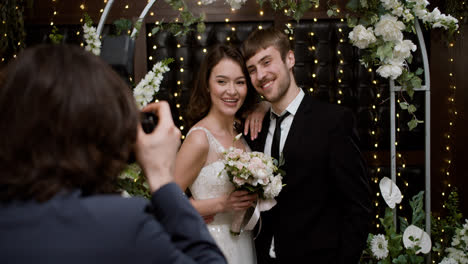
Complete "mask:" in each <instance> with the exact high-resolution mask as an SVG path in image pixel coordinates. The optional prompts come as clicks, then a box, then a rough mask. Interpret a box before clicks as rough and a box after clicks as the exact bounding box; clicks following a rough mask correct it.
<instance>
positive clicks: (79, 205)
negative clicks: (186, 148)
mask: <svg viewBox="0 0 468 264" xmlns="http://www.w3.org/2000/svg"><path fill="white" fill-rule="evenodd" d="M151 200H152V208H151V209H150V208H149V207H148V206H149V202H148V201H146V200H145V199H142V198H123V197H120V196H117V195H93V196H88V197H83V196H81V192H80V191H73V192H67V193H65V192H64V193H60V194H57V195H56V196H55V197H53V198H52V199H50V200H49V201H47V202H45V203H37V202H34V201H29V202H13V203H9V204H0V263H25V264H26V263H27V264H30V263H47V264H51V263H52V264H53V263H57V264H64V263H77V264H85V263H86V264H90V263H99V264H103V263H112V264H117V263H138V264H142V263H161V264H163V263H168V264H169V263H171V264H172V263H181V264H182V263H184V264H185V263H226V260H225V258H224V256H223V254H222V253H221V251H220V250H219V248H218V247H217V246H216V244H215V242H214V240H213V238H212V237H211V235H210V233H209V232H208V229H207V228H206V225H205V223H204V222H203V219H202V218H201V216H200V214H199V213H198V212H197V211H196V210H195V209H194V208H193V207H192V206H191V204H190V202H189V201H188V199H187V198H186V197H185V196H184V195H183V193H182V190H181V189H180V188H179V187H178V186H177V185H176V184H175V183H171V184H167V185H165V186H163V187H161V188H160V189H159V190H158V191H156V192H155V193H154V194H153V196H152V199H151Z"/></svg>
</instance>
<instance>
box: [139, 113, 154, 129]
mask: <svg viewBox="0 0 468 264" xmlns="http://www.w3.org/2000/svg"><path fill="white" fill-rule="evenodd" d="M157 124H158V117H157V116H156V115H155V114H154V113H151V112H142V113H141V126H142V127H143V131H145V133H146V134H150V133H151V132H153V130H154V128H155V127H156V125H157Z"/></svg>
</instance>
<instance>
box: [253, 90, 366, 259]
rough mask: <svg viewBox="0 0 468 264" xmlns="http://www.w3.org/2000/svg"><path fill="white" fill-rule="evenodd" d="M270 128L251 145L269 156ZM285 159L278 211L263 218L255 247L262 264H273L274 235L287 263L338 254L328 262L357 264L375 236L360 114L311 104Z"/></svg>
mask: <svg viewBox="0 0 468 264" xmlns="http://www.w3.org/2000/svg"><path fill="white" fill-rule="evenodd" d="M269 122H270V118H269V116H268V115H267V116H265V118H264V123H263V129H262V131H261V133H260V135H259V137H258V139H256V140H254V141H251V142H249V145H250V146H251V148H252V149H253V150H256V151H263V150H264V145H265V139H266V135H267V133H268V127H269ZM283 156H284V158H285V165H284V167H283V169H284V170H285V172H286V175H285V176H284V178H283V184H286V185H285V186H284V187H283V190H282V191H281V193H280V194H279V196H278V197H277V199H276V200H277V201H278V204H277V205H276V206H275V207H274V208H273V209H272V210H270V211H267V212H263V213H262V227H261V232H260V235H259V236H258V237H257V239H256V242H255V244H256V248H257V255H258V259H259V263H270V262H271V261H268V259H269V258H268V249H269V248H270V242H271V236H272V235H274V241H275V253H276V262H279V263H296V262H295V261H296V260H297V261H299V260H300V259H304V258H305V259H307V260H308V263H320V261H314V260H317V256H318V255H320V254H322V253H323V254H325V255H326V254H327V253H326V252H330V254H333V256H325V258H328V259H330V258H333V259H334V260H333V261H332V263H357V262H358V260H359V258H360V255H361V252H362V250H363V248H364V246H365V242H366V238H367V234H368V225H369V220H370V212H371V209H370V208H371V195H370V188H369V183H368V175H367V168H366V165H365V162H364V160H363V158H362V156H361V153H360V151H359V148H358V137H357V132H356V129H355V125H354V118H353V115H352V113H351V112H350V111H349V110H347V109H345V108H344V107H341V106H338V105H331V104H325V103H322V102H319V101H317V100H315V99H313V98H312V97H309V96H305V97H304V99H303V101H302V102H301V104H300V106H299V108H298V111H297V113H296V115H295V116H294V120H293V123H292V125H291V128H290V131H289V134H288V137H287V139H286V142H285V145H284V149H283ZM324 252H325V253H324ZM297 263H299V262H297ZM327 263H328V262H327Z"/></svg>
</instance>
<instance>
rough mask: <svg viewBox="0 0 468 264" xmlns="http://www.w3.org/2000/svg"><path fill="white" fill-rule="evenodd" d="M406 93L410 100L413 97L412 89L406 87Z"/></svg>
mask: <svg viewBox="0 0 468 264" xmlns="http://www.w3.org/2000/svg"><path fill="white" fill-rule="evenodd" d="M406 93H407V94H408V95H409V97H410V98H411V99H413V96H414V90H413V87H410V86H407V87H406Z"/></svg>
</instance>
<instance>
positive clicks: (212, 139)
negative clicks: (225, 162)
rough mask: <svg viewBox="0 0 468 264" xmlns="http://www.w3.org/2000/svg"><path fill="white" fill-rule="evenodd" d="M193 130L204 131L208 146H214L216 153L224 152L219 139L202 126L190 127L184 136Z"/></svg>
mask: <svg viewBox="0 0 468 264" xmlns="http://www.w3.org/2000/svg"><path fill="white" fill-rule="evenodd" d="M195 130H203V131H204V132H205V135H206V138H207V139H208V143H209V144H210V147H212V148H214V150H215V151H216V153H218V154H222V153H223V152H224V147H223V145H221V143H219V141H218V140H217V139H216V138H215V137H214V136H213V134H211V132H210V131H209V130H208V129H206V128H204V127H200V126H199V127H192V128H191V129H190V130H189V132H188V133H187V135H186V136H187V137H188V136H189V135H190V133H191V132H192V131H195Z"/></svg>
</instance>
